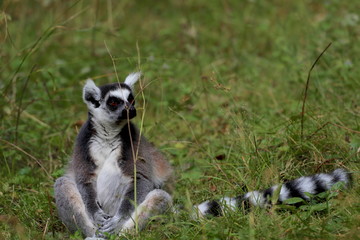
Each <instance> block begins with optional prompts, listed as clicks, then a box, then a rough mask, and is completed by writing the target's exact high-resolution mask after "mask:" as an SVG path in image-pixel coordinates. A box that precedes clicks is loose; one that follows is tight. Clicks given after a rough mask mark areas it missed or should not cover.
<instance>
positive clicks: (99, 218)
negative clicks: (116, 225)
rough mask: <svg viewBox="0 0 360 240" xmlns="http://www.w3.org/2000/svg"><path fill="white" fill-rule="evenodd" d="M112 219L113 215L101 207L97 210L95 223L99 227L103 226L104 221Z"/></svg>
mask: <svg viewBox="0 0 360 240" xmlns="http://www.w3.org/2000/svg"><path fill="white" fill-rule="evenodd" d="M109 219H111V216H110V215H108V214H106V213H105V212H104V211H103V210H102V209H99V210H98V211H97V212H95V214H94V221H95V224H96V225H97V226H99V227H101V226H103V225H104V223H105V222H106V221H107V220H109Z"/></svg>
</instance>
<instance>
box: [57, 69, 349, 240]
mask: <svg viewBox="0 0 360 240" xmlns="http://www.w3.org/2000/svg"><path fill="white" fill-rule="evenodd" d="M139 78H140V73H133V74H130V75H129V76H128V77H127V78H126V79H125V82H124V83H114V84H108V85H104V86H101V87H97V86H96V85H95V84H94V82H93V81H92V80H88V81H87V82H86V84H85V86H84V89H83V99H84V102H85V103H86V104H87V106H88V111H89V113H88V116H89V117H88V120H87V122H86V123H85V124H84V125H83V126H82V127H81V129H80V132H79V134H78V137H77V140H76V143H75V148H74V153H73V157H72V159H71V161H70V163H69V166H68V170H67V172H66V174H65V175H64V176H63V177H60V178H59V179H57V180H56V182H55V186H54V188H55V199H56V205H57V209H58V213H59V217H60V218H61V220H62V221H63V222H64V224H65V225H66V226H67V228H68V229H69V230H71V231H76V230H80V231H81V232H82V233H83V234H84V235H85V236H87V237H95V238H96V237H98V236H100V237H102V236H104V233H106V232H107V233H119V232H121V231H125V230H129V229H134V228H135V221H136V222H137V224H138V227H139V228H140V229H141V228H143V227H144V226H145V225H146V223H147V221H148V220H149V218H150V217H152V216H154V215H157V214H161V213H162V212H164V211H165V210H166V209H167V207H168V206H169V205H170V204H171V201H172V199H171V196H170V195H169V194H168V193H167V192H165V191H164V190H161V187H162V186H163V185H164V184H165V183H166V182H167V181H168V179H169V178H170V177H171V175H172V169H171V167H170V165H169V164H168V162H167V161H166V159H165V158H164V156H163V155H162V154H161V153H160V152H159V151H158V150H157V149H156V148H155V147H154V146H152V145H151V144H150V143H149V142H148V141H147V140H146V139H145V138H144V137H142V136H140V134H139V131H138V129H137V128H136V127H135V126H134V125H133V124H132V123H131V122H130V121H129V120H130V119H131V118H133V117H135V116H136V109H135V107H134V104H135V101H134V95H133V86H134V84H135V83H136V82H137V80H138V79H139ZM134 166H136V174H134V170H135V169H134ZM134 182H136V186H135V184H134ZM337 182H344V183H345V184H346V185H348V184H349V183H350V175H349V174H348V173H347V172H346V171H345V170H343V169H337V170H335V171H333V172H332V173H330V174H324V173H322V174H316V175H313V176H308V177H301V178H298V179H295V180H292V181H289V182H286V183H284V184H283V185H282V186H281V189H280V190H279V189H278V188H279V186H278V185H275V186H273V187H271V188H269V189H266V190H264V191H253V192H248V193H246V194H244V195H241V196H239V197H235V198H228V197H225V198H222V199H220V200H218V201H216V200H213V201H206V202H203V203H201V204H199V205H197V206H195V209H196V210H197V213H198V214H197V215H198V216H206V215H212V216H220V215H222V214H223V213H224V211H225V210H227V209H230V210H235V209H236V208H239V207H242V206H243V207H245V208H247V207H248V206H251V205H253V206H260V207H264V206H267V205H269V204H270V203H271V201H270V199H271V197H272V195H273V193H275V192H277V191H276V190H278V191H279V194H278V202H279V203H281V202H283V201H285V200H286V199H289V198H292V197H301V198H303V199H305V200H307V199H308V196H307V195H306V194H305V192H309V193H311V194H317V193H320V192H323V191H326V190H328V189H330V188H331V186H332V185H334V184H335V183H337ZM135 189H136V194H134V192H135ZM135 196H136V204H137V208H136V210H135V207H134V200H135Z"/></svg>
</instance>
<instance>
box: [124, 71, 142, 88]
mask: <svg viewBox="0 0 360 240" xmlns="http://www.w3.org/2000/svg"><path fill="white" fill-rule="evenodd" d="M140 77H141V72H135V73H130V74H129V76H127V77H126V79H125V82H124V83H125V84H126V85H128V86H129V87H130V88H131V89H134V84H135V83H136V82H137V81H138V80H139V79H140Z"/></svg>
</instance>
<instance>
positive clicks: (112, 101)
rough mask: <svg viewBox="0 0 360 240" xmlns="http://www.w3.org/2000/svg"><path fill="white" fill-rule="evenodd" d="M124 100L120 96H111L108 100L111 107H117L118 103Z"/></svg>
mask: <svg viewBox="0 0 360 240" xmlns="http://www.w3.org/2000/svg"><path fill="white" fill-rule="evenodd" d="M122 102H123V101H122V100H121V99H119V98H116V97H109V99H108V100H107V104H108V105H109V106H110V107H113V108H114V107H117V106H118V105H120V104H121V103H122Z"/></svg>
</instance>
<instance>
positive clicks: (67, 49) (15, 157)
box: [0, 0, 360, 239]
mask: <svg viewBox="0 0 360 240" xmlns="http://www.w3.org/2000/svg"><path fill="white" fill-rule="evenodd" d="M61 2H63V3H61ZM0 6H1V9H2V11H1V12H0V28H1V35H0V41H1V44H0V49H1V50H0V59H1V60H0V62H1V64H0V92H1V97H0V119H1V125H0V142H1V143H0V159H1V167H0V183H1V184H0V238H1V239H68V238H72V239H80V237H79V234H75V235H70V234H69V233H68V231H67V230H66V229H65V227H64V226H63V225H62V223H61V222H60V221H59V220H58V219H57V215H56V210H55V209H54V199H53V189H52V185H53V182H54V179H55V178H56V177H58V176H60V175H61V174H62V173H63V168H64V166H65V165H66V163H67V161H68V159H69V157H70V156H71V152H72V145H73V142H74V138H75V136H76V134H77V131H78V129H79V126H80V125H81V124H82V122H83V121H84V120H85V119H86V117H87V115H86V114H87V113H86V106H85V105H84V104H83V103H82V100H81V91H82V86H83V83H84V80H85V79H86V78H88V77H92V78H94V79H95V80H96V83H97V84H103V83H108V82H113V81H115V80H116V76H115V71H114V66H115V67H116V72H117V74H118V75H119V77H120V78H121V79H123V78H124V77H125V76H126V75H127V74H128V73H129V72H132V71H135V70H138V69H140V70H141V71H142V72H143V73H144V79H143V81H144V83H145V84H149V85H148V87H146V89H145V90H144V94H145V108H143V109H141V107H140V106H142V104H143V103H144V99H142V98H141V97H140V96H139V97H138V102H139V104H138V106H139V107H140V109H138V110H140V114H141V113H142V114H145V120H144V130H145V135H146V136H147V138H148V139H150V140H151V141H152V142H154V143H155V144H156V145H157V146H158V147H159V148H160V149H161V150H162V151H163V152H164V153H165V154H166V155H167V156H168V158H169V160H170V162H171V164H172V165H173V166H174V168H175V173H176V177H177V181H176V185H175V191H174V200H175V202H176V203H182V204H188V203H189V202H192V203H199V202H201V201H203V200H206V199H212V198H218V197H220V196H223V195H229V196H233V195H238V194H240V193H243V192H244V189H248V190H254V189H260V188H265V187H269V186H271V185H272V184H274V183H278V182H281V181H283V180H285V179H292V178H295V177H298V176H301V175H304V174H313V173H317V172H322V171H330V170H332V169H334V168H336V167H343V168H346V169H348V170H349V171H351V172H353V173H354V186H353V188H352V189H351V190H349V191H346V192H344V193H341V194H339V195H338V196H336V197H335V198H331V199H330V200H328V201H326V202H325V203H319V204H314V205H310V206H306V207H304V208H303V209H295V210H294V209H293V210H287V211H277V210H276V209H272V210H263V209H254V210H253V211H252V212H250V213H249V214H247V215H244V214H242V213H240V212H236V213H229V214H228V215H227V216H225V217H220V218H215V219H207V220H204V221H202V222H196V221H193V220H191V219H190V218H189V217H188V215H187V213H181V214H179V215H175V216H174V215H171V214H169V215H167V216H164V217H162V218H161V219H160V220H158V221H154V222H152V223H150V224H149V225H148V227H147V228H146V229H145V230H144V231H143V232H141V233H139V234H138V235H136V236H134V237H136V238H138V239H280V238H282V239H314V238H317V239H357V237H358V236H360V228H359V226H360V201H359V194H360V187H359V184H358V183H359V170H360V163H359V147H360V118H359V117H360V105H359V104H360V94H359V89H360V80H359V76H360V68H359V65H360V58H359V56H360V44H359V40H360V16H359V15H358V11H357V10H358V9H360V2H359V1H350V0H349V1H340V0H326V1H325V0H321V1H310V0H306V1H287V0H274V1H257V0H252V1H250V0H248V1H245V0H244V1H238V0H234V1H232V0H228V1H226V0H224V1H205V0H199V1H190V0H184V1H177V0H167V1H161V2H160V1H159V2H158V1H138V2H135V1H126V0H124V1H111V0H108V1H100V0H98V1H95V0H94V1H90V0H89V1H52V0H38V1H9V0H4V1H0ZM330 42H332V45H331V47H330V48H329V49H328V50H327V51H326V52H325V54H324V55H323V56H322V58H321V59H320V60H319V62H318V64H317V65H316V66H315V68H314V70H313V72H312V76H311V80H310V85H309V90H308V97H307V100H306V108H305V115H304V121H303V128H301V125H302V124H301V122H302V120H301V108H302V103H303V101H302V99H303V95H304V89H305V83H306V79H307V74H308V71H309V69H310V67H311V65H312V63H313V62H314V61H315V59H316V58H317V56H318V55H319V54H320V53H321V51H322V50H323V49H324V48H325V47H326V46H327V45H328V44H329V43H330ZM145 110H146V111H145ZM135 122H136V123H138V124H139V123H140V118H139V119H137V120H135ZM302 131H303V136H301V132H302Z"/></svg>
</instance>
